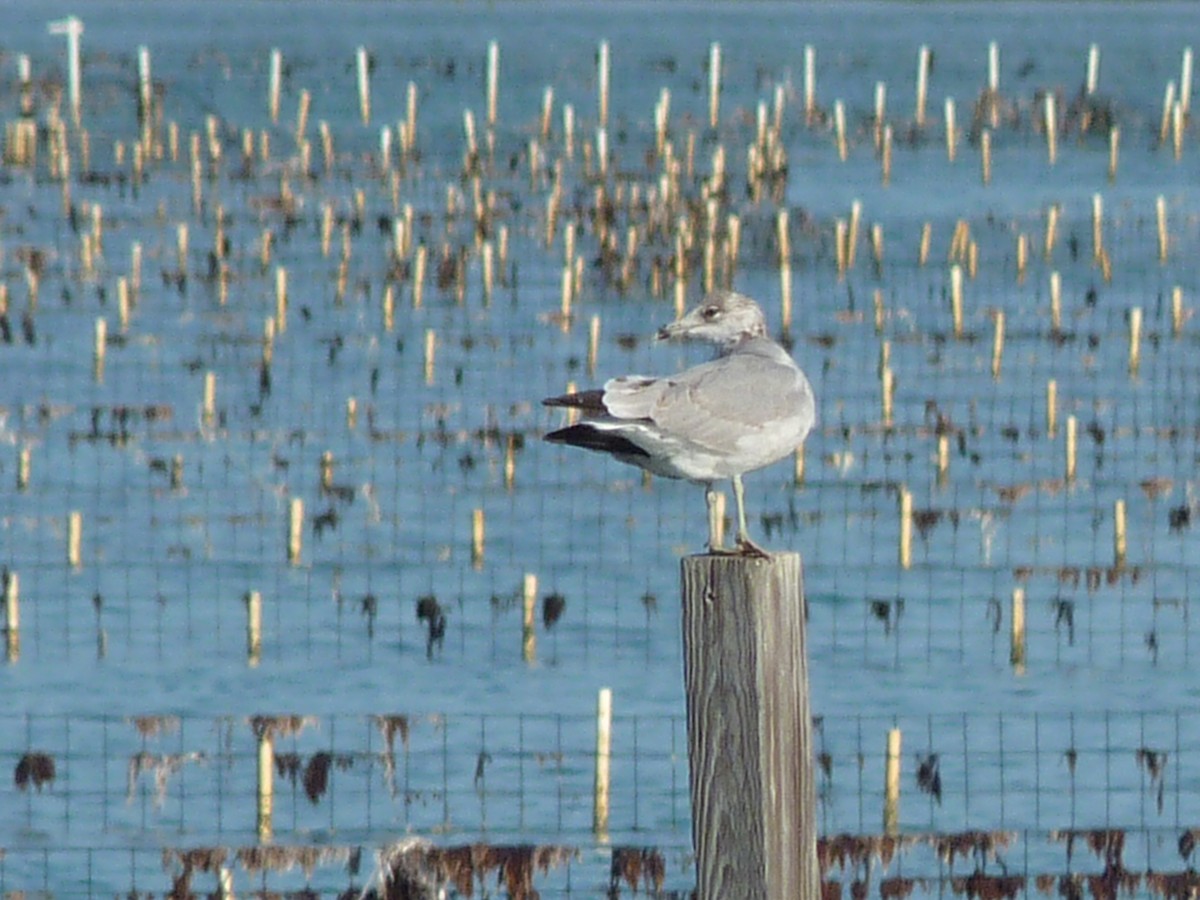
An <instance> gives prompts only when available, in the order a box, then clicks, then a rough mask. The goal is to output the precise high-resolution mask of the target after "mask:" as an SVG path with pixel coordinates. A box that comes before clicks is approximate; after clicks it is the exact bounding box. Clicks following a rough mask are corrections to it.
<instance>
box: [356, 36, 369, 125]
mask: <svg viewBox="0 0 1200 900" xmlns="http://www.w3.org/2000/svg"><path fill="white" fill-rule="evenodd" d="M354 58H355V63H356V68H357V70H358V114H359V115H360V116H361V117H362V123H363V124H364V125H367V124H369V123H370V121H371V61H370V58H369V57H368V55H367V48H366V47H359V48H358V50H356V51H355V54H354Z"/></svg>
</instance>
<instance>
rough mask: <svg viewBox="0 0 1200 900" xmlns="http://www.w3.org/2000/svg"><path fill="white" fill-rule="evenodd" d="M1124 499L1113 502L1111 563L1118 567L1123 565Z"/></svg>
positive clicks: (1124, 545) (1124, 549)
mask: <svg viewBox="0 0 1200 900" xmlns="http://www.w3.org/2000/svg"><path fill="white" fill-rule="evenodd" d="M1125 551H1126V541H1125V501H1124V500H1117V501H1116V502H1115V503H1113V565H1114V566H1116V567H1117V568H1118V569H1120V568H1123V567H1124V566H1125V556H1126V553H1125Z"/></svg>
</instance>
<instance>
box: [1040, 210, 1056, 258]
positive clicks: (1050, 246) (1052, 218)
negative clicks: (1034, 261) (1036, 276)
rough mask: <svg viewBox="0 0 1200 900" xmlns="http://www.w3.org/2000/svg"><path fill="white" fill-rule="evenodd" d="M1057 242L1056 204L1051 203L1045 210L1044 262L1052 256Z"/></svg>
mask: <svg viewBox="0 0 1200 900" xmlns="http://www.w3.org/2000/svg"><path fill="white" fill-rule="evenodd" d="M1057 241H1058V204H1056V203H1052V204H1051V205H1050V206H1049V207H1048V208H1047V209H1046V240H1045V242H1044V244H1043V248H1044V249H1043V254H1044V256H1045V257H1046V261H1047V262H1049V261H1050V257H1051V256H1053V255H1054V245H1055V243H1056V242H1057Z"/></svg>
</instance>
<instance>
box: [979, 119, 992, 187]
mask: <svg viewBox="0 0 1200 900" xmlns="http://www.w3.org/2000/svg"><path fill="white" fill-rule="evenodd" d="M979 172H980V177H981V178H982V179H983V183H984V184H991V183H992V132H991V129H988V128H985V129H983V133H982V134H981V135H980V136H979Z"/></svg>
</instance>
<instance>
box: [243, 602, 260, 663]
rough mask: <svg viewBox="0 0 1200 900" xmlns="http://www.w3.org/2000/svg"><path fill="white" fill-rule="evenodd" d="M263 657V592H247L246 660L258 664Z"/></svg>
mask: <svg viewBox="0 0 1200 900" xmlns="http://www.w3.org/2000/svg"><path fill="white" fill-rule="evenodd" d="M260 659H262V594H261V593H259V592H258V591H250V592H248V593H247V594H246V661H247V662H248V663H249V664H250V665H251V666H257V665H258V663H259V660H260Z"/></svg>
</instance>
